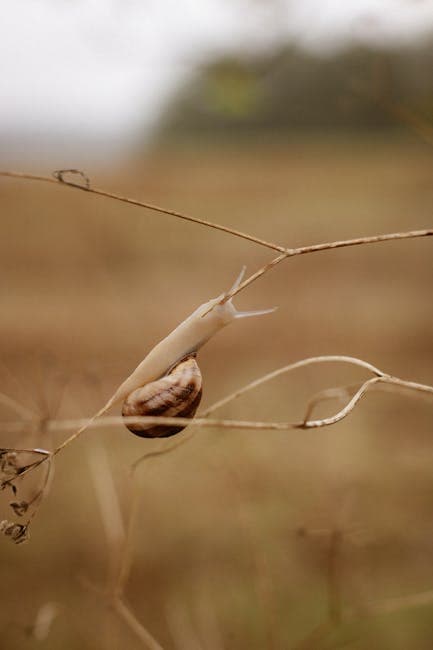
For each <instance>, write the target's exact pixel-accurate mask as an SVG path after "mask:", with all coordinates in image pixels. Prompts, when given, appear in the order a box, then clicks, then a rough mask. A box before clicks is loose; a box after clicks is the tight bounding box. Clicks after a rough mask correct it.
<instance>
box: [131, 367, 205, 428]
mask: <svg viewBox="0 0 433 650" xmlns="http://www.w3.org/2000/svg"><path fill="white" fill-rule="evenodd" d="M201 395H202V376H201V372H200V368H199V367H198V365H197V361H196V360H195V355H190V356H188V357H187V358H185V359H182V361H180V362H179V363H177V364H176V365H175V366H173V367H172V368H171V369H170V370H169V372H168V373H167V374H166V375H164V376H163V377H161V378H160V379H157V380H156V381H152V382H150V383H148V384H145V385H144V386H142V387H141V388H137V389H136V390H134V391H132V393H130V394H129V395H128V397H127V398H126V399H125V401H124V403H123V408H122V415H123V416H135V415H137V416H141V415H149V416H158V415H159V416H165V417H183V418H190V417H193V416H194V415H195V412H196V411H197V408H198V405H199V404H200V400H201ZM126 426H127V428H128V429H129V430H130V431H132V433H135V434H136V435H137V436H141V437H142V438H167V437H168V436H173V435H174V434H175V433H179V431H182V429H184V428H185V426H184V425H182V426H173V425H171V426H170V425H154V424H146V423H142V424H141V423H137V424H135V423H127V424H126Z"/></svg>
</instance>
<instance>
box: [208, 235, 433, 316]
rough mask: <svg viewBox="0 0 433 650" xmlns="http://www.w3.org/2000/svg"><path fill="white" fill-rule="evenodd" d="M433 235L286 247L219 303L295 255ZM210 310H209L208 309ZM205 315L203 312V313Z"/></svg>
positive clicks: (374, 237) (389, 236) (359, 239)
mask: <svg viewBox="0 0 433 650" xmlns="http://www.w3.org/2000/svg"><path fill="white" fill-rule="evenodd" d="M432 235H433V228H426V229H423V230H410V231H407V232H394V233H388V234H385V235H373V236H370V237H356V238H354V239H342V240H339V241H334V242H326V243H324V244H313V245H312V246H300V247H299V248H291V249H287V250H286V251H285V252H284V253H282V254H281V255H278V257H275V258H274V259H273V260H271V261H270V262H268V263H267V264H265V265H264V266H262V267H261V268H260V269H258V271H256V272H255V273H253V274H252V275H250V276H249V277H248V278H246V280H244V281H243V282H241V284H240V285H239V286H238V287H237V288H235V289H233V290H232V291H229V292H228V293H227V294H226V295H225V296H224V298H223V299H222V300H221V303H222V304H223V303H225V302H227V301H228V300H230V299H231V298H233V297H234V296H236V295H237V294H238V293H240V292H241V291H243V290H244V289H246V288H247V287H248V286H249V285H250V284H252V283H253V282H255V281H256V280H258V279H259V278H260V277H261V276H262V275H264V274H265V273H267V272H268V271H270V270H271V269H273V268H274V266H277V264H279V263H280V262H283V261H284V260H285V259H287V258H289V257H295V256H296V255H306V254H308V253H318V252H320V251H329V250H334V249H336V248H347V247H348V246H360V245H363V244H377V243H379V242H384V241H395V240H399V239H414V238H416V237H431V236H432ZM209 311H210V310H209ZM204 315H205V314H204Z"/></svg>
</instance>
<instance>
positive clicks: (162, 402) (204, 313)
mask: <svg viewBox="0 0 433 650" xmlns="http://www.w3.org/2000/svg"><path fill="white" fill-rule="evenodd" d="M244 273H245V267H243V269H242V271H241V273H240V275H239V276H238V278H237V279H236V281H235V283H234V285H233V287H232V288H231V289H230V292H231V291H234V290H235V289H236V288H237V287H239V285H240V283H241V282H242V278H243V276H244ZM226 295H227V293H224V294H222V295H220V296H218V297H217V298H212V299H211V300H209V301H208V302H206V303H204V304H203V305H200V307H198V308H197V309H196V310H195V311H194V312H193V313H192V314H191V315H190V316H188V318H186V319H185V320H184V321H183V322H182V323H180V325H178V326H177V327H176V328H175V329H174V330H173V331H172V332H171V333H170V334H169V335H168V336H166V337H165V338H164V339H163V340H162V341H160V342H159V343H158V344H157V345H156V346H155V347H154V348H153V349H152V350H151V351H150V352H149V354H148V355H147V356H146V357H145V358H144V359H143V361H142V362H141V363H140V364H139V365H138V366H137V368H136V369H135V370H134V371H133V372H132V374H131V375H130V376H129V377H128V378H127V379H126V380H125V381H124V382H123V383H122V384H121V385H120V386H119V388H118V389H117V390H116V392H115V393H114V395H113V396H112V397H111V399H110V400H109V401H108V402H107V404H106V405H105V406H104V408H103V409H101V411H100V413H103V412H106V411H107V410H108V409H109V408H111V406H112V405H113V404H115V403H117V402H120V401H123V409H122V415H123V416H126V415H133V416H134V415H137V416H138V415H140V416H142V415H160V416H167V417H168V416H170V417H172V416H173V417H176V416H177V417H193V416H194V414H195V412H196V410H197V408H198V405H199V403H200V399H201V391H202V379H201V373H200V369H199V367H198V365H197V362H196V359H195V357H196V353H197V351H198V350H199V349H200V348H201V347H202V346H203V345H204V344H205V343H206V342H207V341H209V339H211V338H212V337H213V336H215V334H217V333H218V332H219V331H220V330H221V329H222V328H223V327H225V326H226V325H228V324H229V323H231V322H233V321H234V320H237V319H240V318H246V317H249V316H260V315H262V314H269V313H271V312H273V311H275V308H272V309H262V310H258V311H238V310H237V309H236V307H235V306H234V305H233V303H232V299H231V298H230V299H229V300H226V301H225V302H223V300H224V298H225V296H226ZM127 427H128V429H129V430H130V431H132V433H135V434H137V435H139V436H142V437H151V438H153V437H166V436H171V435H174V434H175V433H178V432H179V431H181V430H182V429H183V428H184V426H175V427H173V426H164V425H159V426H155V425H146V424H138V423H137V424H135V423H134V424H130V423H129V422H128V424H127Z"/></svg>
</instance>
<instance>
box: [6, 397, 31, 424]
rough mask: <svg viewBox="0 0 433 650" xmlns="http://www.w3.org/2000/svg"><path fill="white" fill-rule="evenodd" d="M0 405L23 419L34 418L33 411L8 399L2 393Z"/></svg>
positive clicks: (10, 398)
mask: <svg viewBox="0 0 433 650" xmlns="http://www.w3.org/2000/svg"><path fill="white" fill-rule="evenodd" d="M0 404H1V405H2V406H6V407H7V408H10V409H12V410H13V411H15V413H16V414H17V415H20V416H21V417H23V418H24V419H32V418H34V417H35V412H34V411H32V410H31V409H29V408H27V406H23V404H20V402H17V400H15V399H13V398H12V397H9V395H5V394H4V393H0Z"/></svg>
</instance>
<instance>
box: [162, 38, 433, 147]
mask: <svg viewBox="0 0 433 650" xmlns="http://www.w3.org/2000/svg"><path fill="white" fill-rule="evenodd" d="M432 69H433V44H431V43H428V44H425V45H424V46H423V47H419V48H413V49H406V50H396V51H389V50H380V51H378V50H371V49H365V48H364V49H363V48H354V49H351V50H346V51H343V52H340V53H338V54H335V55H333V56H332V57H326V58H325V57H324V58H319V57H316V56H314V55H312V54H308V53H305V52H301V51H299V50H296V49H294V48H285V49H283V50H281V51H279V52H278V53H276V54H274V55H272V56H269V55H268V56H266V57H263V58H257V57H256V58H255V59H253V60H239V59H233V58H227V59H222V60H219V61H216V62H214V63H212V64H210V65H209V66H207V67H205V68H203V69H202V70H201V72H200V73H199V74H198V75H197V76H196V78H195V79H194V80H193V81H192V82H191V83H190V84H189V85H188V86H187V87H185V88H184V89H183V90H182V91H181V93H180V94H179V95H178V97H177V98H176V100H175V101H174V102H173V104H172V106H171V108H170V109H169V111H168V112H167V115H166V117H165V119H164V120H163V122H162V126H161V131H160V135H161V137H163V138H164V139H165V138H167V137H170V136H194V135H196V134H211V133H212V132H216V133H219V132H221V131H222V130H229V131H231V132H234V131H236V132H237V133H239V134H242V133H244V132H254V131H258V132H260V131H278V130H287V131H290V130H291V129H305V130H308V129H312V130H326V129H329V130H332V131H334V130H338V129H355V128H356V129H390V128H396V127H398V126H400V125H399V121H398V120H396V119H395V116H394V117H393V116H392V114H391V111H390V110H386V107H388V109H389V106H390V105H391V106H392V105H394V104H400V103H403V104H404V105H405V106H409V107H410V108H411V110H413V111H414V112H417V113H419V114H420V115H421V116H422V117H423V118H424V119H431V120H433V87H432V85H431V70H432ZM384 108H385V110H384Z"/></svg>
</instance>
